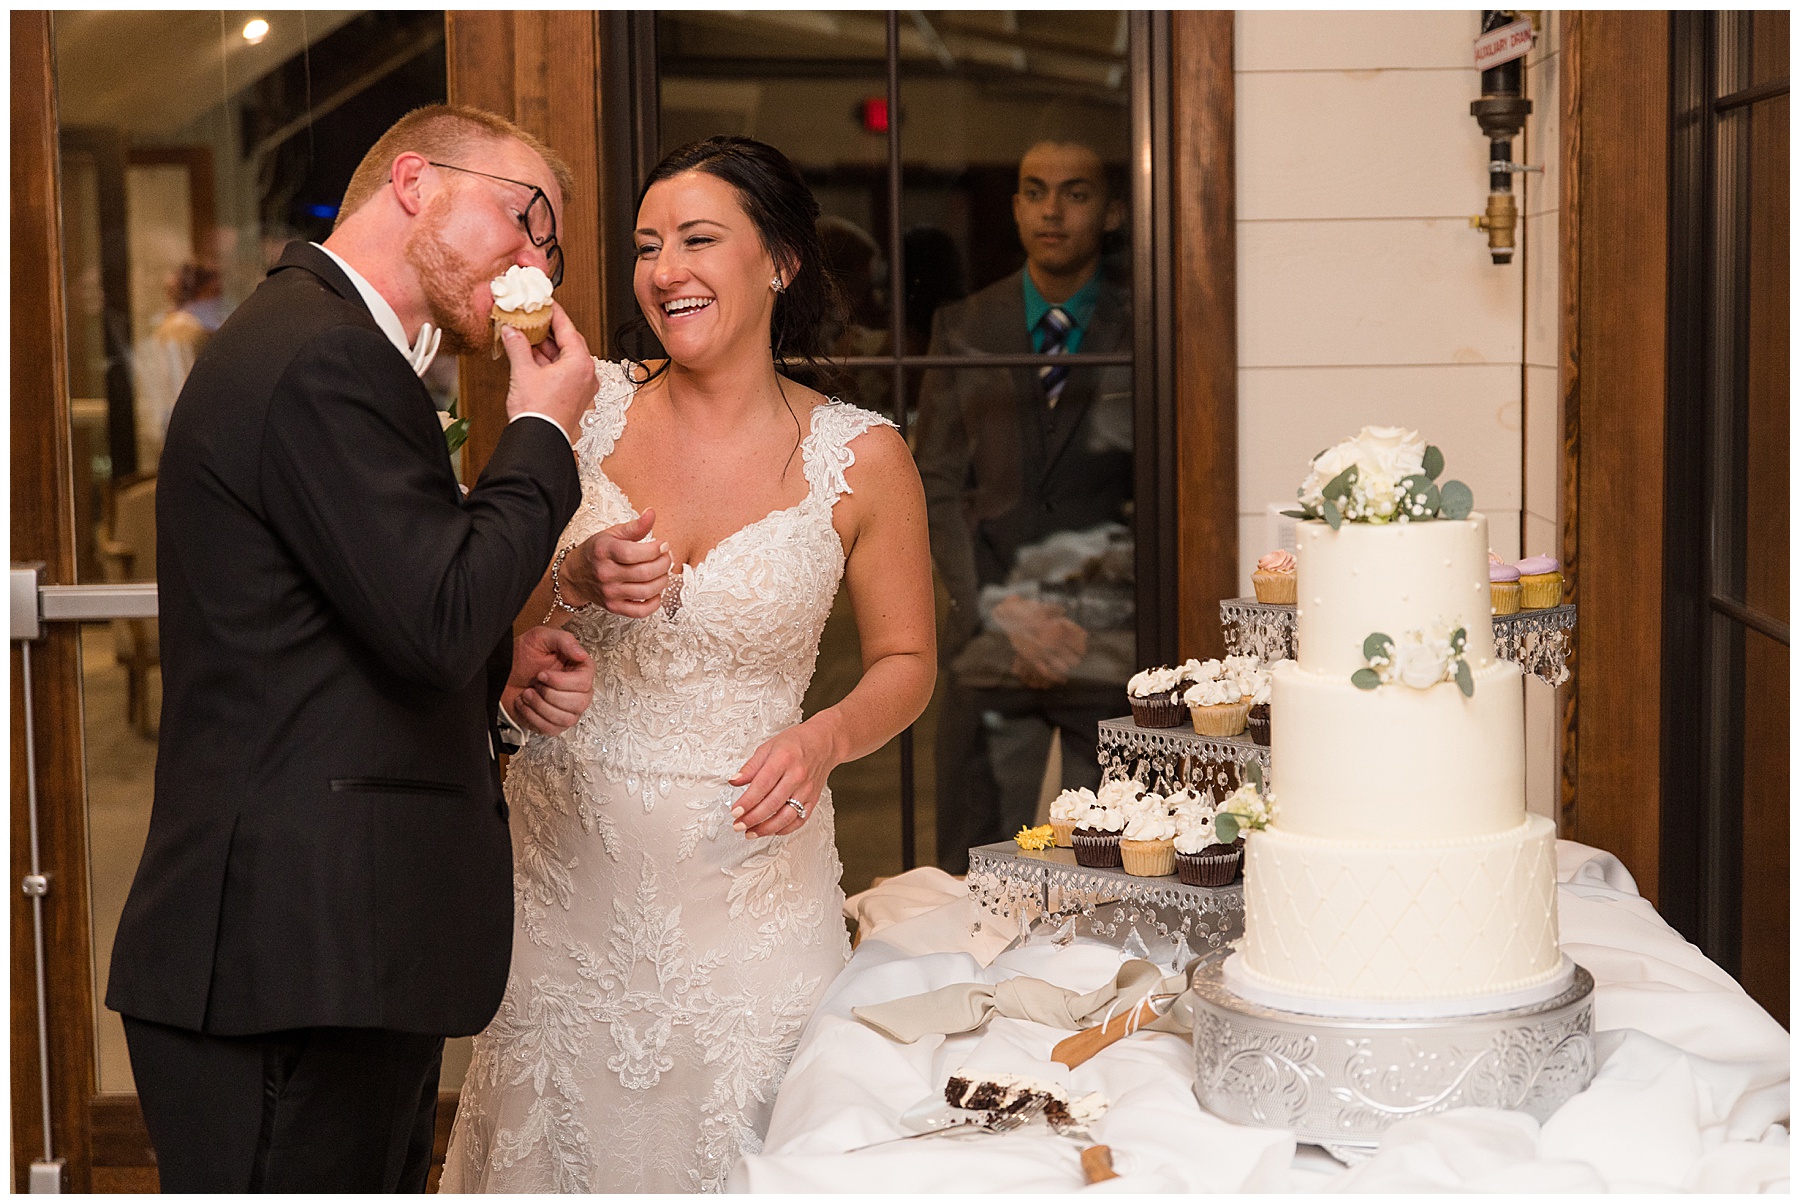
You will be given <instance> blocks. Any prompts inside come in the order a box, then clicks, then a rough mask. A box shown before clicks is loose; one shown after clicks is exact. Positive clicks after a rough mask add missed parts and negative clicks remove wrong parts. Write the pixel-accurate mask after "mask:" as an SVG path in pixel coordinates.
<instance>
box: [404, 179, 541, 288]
mask: <svg viewBox="0 0 1800 1204" xmlns="http://www.w3.org/2000/svg"><path fill="white" fill-rule="evenodd" d="M425 161H426V162H427V163H430V164H431V165H432V166H433V167H441V168H443V169H444V170H445V171H460V172H462V173H463V174H465V175H471V176H482V177H484V178H486V179H489V180H499V181H500V182H501V183H502V184H517V185H518V186H519V187H520V188H529V189H531V200H529V201H527V202H526V204H525V212H524V213H521V214H520V215H519V225H520V226H522V227H524V229H525V237H527V238H529V239H530V240H531V245H532V246H534V247H543V248H544V259H545V261H546V262H547V263H548V264H549V265H550V286H551V287H552V288H561V287H562V280H563V253H562V248H561V247H559V246H557V245H556V211H555V210H554V209H552V208H550V198H549V197H547V196H545V195H544V190H543V189H542V188H539V187H538V186H537V185H536V184H527V183H526V182H525V181H523V180H509V179H507V178H506V177H505V176H496V175H490V174H489V173H487V172H485V171H474V170H471V169H470V168H467V167H458V166H456V165H455V164H454V163H439V162H437V161H435V160H432V159H427V160H425Z"/></svg>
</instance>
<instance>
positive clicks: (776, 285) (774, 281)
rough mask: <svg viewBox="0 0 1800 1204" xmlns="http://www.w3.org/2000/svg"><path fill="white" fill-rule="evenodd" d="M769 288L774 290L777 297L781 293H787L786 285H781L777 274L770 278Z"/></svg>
mask: <svg viewBox="0 0 1800 1204" xmlns="http://www.w3.org/2000/svg"><path fill="white" fill-rule="evenodd" d="M769 287H770V288H772V289H774V290H775V295H776V296H778V297H779V296H780V295H781V294H782V293H785V292H787V285H785V284H783V283H781V276H780V274H779V273H777V274H776V275H775V276H773V277H771V278H770V280H769Z"/></svg>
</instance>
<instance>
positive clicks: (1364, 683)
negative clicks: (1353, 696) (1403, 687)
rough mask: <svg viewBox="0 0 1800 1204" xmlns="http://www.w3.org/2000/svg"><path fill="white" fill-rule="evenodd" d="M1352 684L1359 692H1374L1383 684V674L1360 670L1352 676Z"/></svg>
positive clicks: (1370, 670) (1371, 670)
mask: <svg viewBox="0 0 1800 1204" xmlns="http://www.w3.org/2000/svg"><path fill="white" fill-rule="evenodd" d="M1350 684H1351V685H1353V686H1355V687H1356V688H1357V689H1359V690H1373V689H1374V688H1375V687H1376V686H1378V685H1380V684H1381V674H1379V673H1377V672H1375V670H1373V669H1358V670H1357V671H1356V672H1354V673H1352V674H1351V675H1350Z"/></svg>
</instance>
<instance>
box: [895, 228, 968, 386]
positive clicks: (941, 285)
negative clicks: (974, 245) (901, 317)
mask: <svg viewBox="0 0 1800 1204" xmlns="http://www.w3.org/2000/svg"><path fill="white" fill-rule="evenodd" d="M901 253H902V255H903V256H904V257H905V261H906V302H905V304H906V350H907V352H908V353H909V354H912V355H917V354H920V353H922V352H923V351H924V350H925V349H926V348H927V347H929V346H930V345H931V319H932V318H933V316H935V315H936V313H937V311H938V309H939V307H940V306H943V305H945V304H947V303H948V302H951V301H960V300H962V299H963V298H964V297H966V296H968V294H969V286H968V284H967V282H966V279H967V273H966V272H965V271H964V270H963V261H962V251H961V250H959V249H958V248H957V245H956V239H955V238H953V237H951V235H950V232H949V231H948V230H943V229H940V228H938V227H937V226H914V227H913V228H912V229H910V230H908V231H907V232H906V236H905V238H904V239H903V240H902V242H901Z"/></svg>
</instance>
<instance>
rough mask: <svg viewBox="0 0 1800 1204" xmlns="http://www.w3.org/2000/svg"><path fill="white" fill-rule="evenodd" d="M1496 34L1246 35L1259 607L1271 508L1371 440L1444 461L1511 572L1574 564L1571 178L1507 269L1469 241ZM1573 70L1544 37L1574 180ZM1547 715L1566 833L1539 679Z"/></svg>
mask: <svg viewBox="0 0 1800 1204" xmlns="http://www.w3.org/2000/svg"><path fill="white" fill-rule="evenodd" d="M1545 17H1546V25H1547V26H1548V27H1553V26H1554V24H1555V18H1554V15H1553V14H1545ZM1478 29H1479V15H1478V14H1477V13H1476V12H1475V11H1474V10H1465V11H1461V12H1416V11H1415V12H1268V11H1240V12H1239V13H1238V14H1237V47H1236V49H1237V64H1236V68H1237V69H1236V84H1237V177H1238V193H1237V203H1238V230H1237V233H1238V330H1239V335H1238V363H1239V375H1238V386H1239V396H1238V406H1239V411H1238V549H1239V578H1240V583H1239V584H1240V589H1241V592H1243V593H1245V594H1248V593H1250V592H1251V587H1250V574H1251V571H1252V569H1253V568H1254V566H1255V562H1256V560H1257V558H1258V557H1259V556H1261V555H1262V554H1263V553H1265V552H1267V551H1268V550H1269V549H1270V548H1271V547H1273V546H1274V534H1275V533H1274V531H1273V529H1272V525H1271V522H1270V520H1269V517H1268V515H1269V510H1270V506H1271V503H1275V504H1278V505H1279V506H1281V507H1285V506H1286V505H1288V504H1290V503H1291V502H1292V500H1293V496H1294V489H1295V486H1297V485H1298V484H1299V483H1300V480H1301V478H1302V477H1303V476H1305V474H1306V465H1307V461H1308V459H1309V458H1310V457H1311V456H1312V455H1313V453H1315V452H1317V451H1318V450H1319V449H1320V448H1322V447H1326V446H1328V445H1329V444H1331V443H1333V442H1336V441H1337V440H1338V439H1340V438H1343V437H1344V436H1346V435H1349V434H1353V433H1355V432H1356V431H1357V430H1358V429H1359V428H1361V427H1363V426H1365V425H1376V424H1384V425H1400V426H1407V427H1413V428H1416V429H1417V430H1419V431H1420V432H1421V433H1422V434H1424V435H1425V436H1426V437H1427V438H1428V439H1429V440H1430V441H1431V442H1433V443H1436V444H1437V445H1438V446H1439V447H1440V448H1442V449H1443V452H1444V459H1445V461H1446V464H1447V475H1448V476H1451V477H1455V478H1459V479H1461V480H1463V481H1466V482H1467V483H1468V484H1469V486H1470V487H1471V488H1472V489H1473V490H1474V492H1475V504H1476V507H1477V509H1479V510H1480V511H1482V512H1483V513H1484V514H1486V515H1487V518H1488V525H1489V532H1490V543H1491V545H1492V547H1493V550H1494V551H1496V552H1498V553H1499V554H1500V555H1502V556H1504V557H1506V558H1508V559H1515V558H1517V557H1519V556H1520V555H1522V554H1524V552H1525V550H1526V549H1527V548H1528V550H1529V551H1531V552H1538V551H1545V550H1548V551H1551V552H1552V553H1553V554H1554V551H1555V549H1556V548H1557V546H1558V544H1557V541H1556V538H1555V535H1556V532H1557V531H1558V530H1559V527H1558V525H1557V513H1558V511H1557V499H1558V497H1559V496H1560V495H1559V490H1558V487H1557V484H1556V482H1557V471H1558V465H1559V463H1560V459H1561V454H1560V452H1561V439H1560V431H1561V422H1560V419H1559V417H1558V405H1557V389H1556V368H1555V365H1556V322H1557V305H1556V279H1557V270H1556V259H1555V252H1556V245H1557V239H1556V216H1557V215H1556V212H1555V204H1556V200H1555V198H1556V182H1555V178H1554V162H1552V163H1551V164H1550V166H1551V172H1550V173H1548V174H1549V178H1548V179H1546V178H1544V177H1536V176H1534V177H1529V178H1528V181H1527V182H1526V183H1525V184H1524V185H1523V188H1522V195H1521V202H1522V203H1521V208H1520V212H1521V214H1522V216H1523V219H1524V221H1523V228H1522V229H1521V231H1520V251H1519V253H1518V254H1516V255H1515V256H1514V261H1513V262H1512V263H1511V264H1509V265H1506V266H1496V265H1495V264H1494V263H1493V261H1492V260H1491V259H1490V258H1489V255H1488V251H1487V240H1486V236H1485V235H1484V234H1483V233H1482V232H1481V231H1479V230H1474V229H1471V228H1470V227H1469V218H1470V217H1471V216H1473V215H1475V214H1478V213H1481V212H1482V211H1483V210H1484V208H1485V207H1486V204H1487V172H1486V164H1487V153H1488V143H1487V140H1486V138H1484V137H1483V136H1482V134H1481V130H1480V127H1479V126H1478V125H1477V124H1476V122H1475V119H1474V118H1473V117H1471V116H1470V115H1469V102H1470V101H1471V100H1474V99H1475V98H1476V97H1477V96H1479V95H1480V91H1481V88H1480V75H1479V73H1477V72H1476V70H1475V67H1474V64H1473V51H1472V43H1473V41H1474V38H1475V35H1476V33H1477V32H1478ZM1545 32H1546V33H1549V29H1548V28H1547V29H1546V31H1545ZM1554 49H1555V48H1554V45H1553V43H1551V42H1549V41H1548V40H1547V39H1546V38H1543V37H1540V42H1539V46H1538V47H1537V49H1536V50H1535V51H1534V52H1533V55H1532V56H1531V58H1530V59H1529V60H1528V63H1527V72H1528V77H1529V78H1528V83H1527V89H1528V94H1530V95H1531V96H1533V98H1534V100H1535V103H1536V108H1537V110H1538V111H1537V113H1536V114H1535V115H1534V117H1533V121H1532V125H1531V126H1530V127H1529V128H1528V131H1527V137H1526V138H1525V139H1524V140H1523V141H1522V142H1515V144H1514V152H1515V156H1518V155H1520V154H1521V153H1522V154H1523V156H1524V161H1526V162H1531V163H1543V162H1544V161H1545V152H1544V151H1542V150H1540V148H1549V152H1548V153H1549V157H1550V158H1551V159H1552V160H1554V154H1555V147H1556V129H1555V107H1556V101H1555V92H1554V83H1555V70H1556V68H1555V62H1554ZM1527 294H1529V298H1528V296H1527ZM1528 437H1529V440H1530V443H1529V449H1528V448H1527V439H1528ZM1522 524H1523V530H1522ZM1521 534H1523V535H1524V537H1525V538H1524V539H1523V541H1522V540H1521ZM1526 705H1527V712H1528V716H1527V773H1528V778H1529V782H1530V788H1529V790H1528V803H1529V805H1530V807H1531V809H1532V810H1534V811H1539V812H1541V813H1543V814H1553V807H1552V803H1553V800H1554V797H1555V794H1554V792H1555V781H1556V760H1555V752H1556V750H1555V732H1556V728H1555V724H1554V710H1555V708H1554V695H1553V692H1552V691H1551V690H1550V689H1549V688H1548V687H1546V686H1543V684H1542V683H1540V682H1536V681H1535V680H1534V681H1532V682H1530V683H1529V684H1528V688H1527V695H1526Z"/></svg>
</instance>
